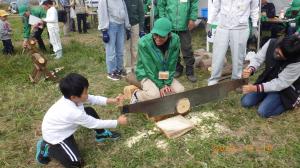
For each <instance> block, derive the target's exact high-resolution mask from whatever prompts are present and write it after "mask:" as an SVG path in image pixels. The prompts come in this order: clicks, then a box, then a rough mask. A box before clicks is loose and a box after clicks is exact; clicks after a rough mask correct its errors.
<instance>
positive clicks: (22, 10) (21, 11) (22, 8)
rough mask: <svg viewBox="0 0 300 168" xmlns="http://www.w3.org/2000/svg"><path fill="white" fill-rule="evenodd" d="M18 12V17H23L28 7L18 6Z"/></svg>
mask: <svg viewBox="0 0 300 168" xmlns="http://www.w3.org/2000/svg"><path fill="white" fill-rule="evenodd" d="M18 10H19V15H20V16H23V15H24V13H25V12H26V11H27V10H28V6H27V5H20V6H19V7H18Z"/></svg>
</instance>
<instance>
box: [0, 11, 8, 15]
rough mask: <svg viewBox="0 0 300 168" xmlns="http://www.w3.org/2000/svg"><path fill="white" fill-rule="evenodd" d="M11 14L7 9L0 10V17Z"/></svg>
mask: <svg viewBox="0 0 300 168" xmlns="http://www.w3.org/2000/svg"><path fill="white" fill-rule="evenodd" d="M8 15H9V14H8V13H7V12H6V11H5V10H0V17H3V16H8Z"/></svg>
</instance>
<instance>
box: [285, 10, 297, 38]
mask: <svg viewBox="0 0 300 168" xmlns="http://www.w3.org/2000/svg"><path fill="white" fill-rule="evenodd" d="M285 17H286V18H288V19H295V23H296V31H297V32H298V33H300V11H299V12H298V13H297V15H293V10H292V7H290V8H288V9H287V10H286V12H285Z"/></svg>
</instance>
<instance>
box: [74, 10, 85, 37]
mask: <svg viewBox="0 0 300 168" xmlns="http://www.w3.org/2000/svg"><path fill="white" fill-rule="evenodd" d="M76 17H77V27H78V32H79V33H82V29H81V22H82V24H83V26H82V27H83V33H86V32H87V23H86V14H85V13H82V14H76Z"/></svg>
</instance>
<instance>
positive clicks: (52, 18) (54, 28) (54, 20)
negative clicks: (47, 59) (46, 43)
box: [42, 0, 62, 59]
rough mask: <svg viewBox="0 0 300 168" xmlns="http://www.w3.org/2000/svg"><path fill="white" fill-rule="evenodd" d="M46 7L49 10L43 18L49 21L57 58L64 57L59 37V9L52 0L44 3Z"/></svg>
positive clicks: (48, 26) (49, 29)
mask: <svg viewBox="0 0 300 168" xmlns="http://www.w3.org/2000/svg"><path fill="white" fill-rule="evenodd" d="M42 5H43V7H44V9H45V10H46V11H47V14H46V18H44V19H42V20H43V21H44V22H46V23H47V29H48V32H49V38H50V43H51V45H52V46H53V51H54V53H55V59H59V58H61V57H62V46H61V41H60V37H59V26H58V15H57V10H56V9H55V7H54V5H53V1H52V0H46V1H44V2H43V3H42Z"/></svg>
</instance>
